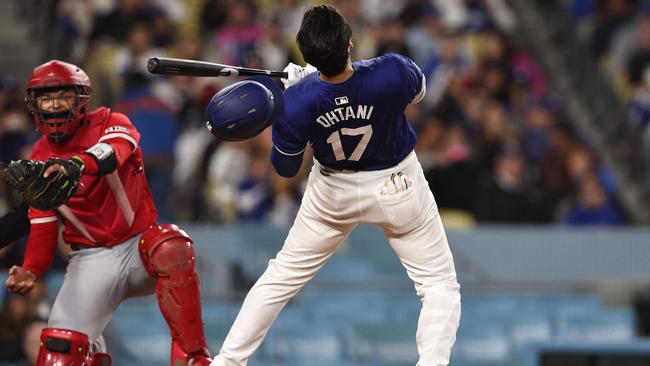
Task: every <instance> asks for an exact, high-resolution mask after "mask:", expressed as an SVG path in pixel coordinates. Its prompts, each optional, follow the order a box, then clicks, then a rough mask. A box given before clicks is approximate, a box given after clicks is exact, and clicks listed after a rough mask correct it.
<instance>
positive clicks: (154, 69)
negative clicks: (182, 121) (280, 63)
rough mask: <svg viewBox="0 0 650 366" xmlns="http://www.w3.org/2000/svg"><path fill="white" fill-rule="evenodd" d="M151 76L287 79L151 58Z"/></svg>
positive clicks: (273, 73)
mask: <svg viewBox="0 0 650 366" xmlns="http://www.w3.org/2000/svg"><path fill="white" fill-rule="evenodd" d="M147 70H149V72H150V73H152V74H161V75H181V76H254V75H265V76H269V77H272V78H285V79H286V78H288V75H287V73H286V72H283V71H270V70H261V69H252V68H248V67H240V66H231V65H223V64H217V63H214V62H207V61H197V60H187V59H182V58H168V57H152V58H150V59H149V61H148V62H147Z"/></svg>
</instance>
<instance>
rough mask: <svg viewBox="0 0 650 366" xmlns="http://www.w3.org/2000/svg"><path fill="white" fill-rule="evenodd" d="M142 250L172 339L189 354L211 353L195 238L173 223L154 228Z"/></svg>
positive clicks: (144, 239) (146, 235)
mask: <svg viewBox="0 0 650 366" xmlns="http://www.w3.org/2000/svg"><path fill="white" fill-rule="evenodd" d="M139 250H140V257H141V258H142V262H143V264H144V266H145V268H146V270H147V272H148V273H149V274H150V275H151V276H153V277H155V278H156V296H157V297H158V303H159V305H160V311H161V312H162V314H163V317H164V318H165V320H166V321H167V324H168V325H169V328H170V330H171V334H172V338H173V340H174V341H175V342H177V343H178V345H179V346H180V348H181V349H182V350H183V351H184V352H185V353H186V354H188V355H195V354H208V353H207V348H206V344H205V336H204V333H203V321H202V319H201V299H200V291H199V277H198V275H197V274H196V269H195V267H194V263H195V258H194V249H193V248H192V238H191V237H190V236H189V235H187V233H185V232H184V231H183V230H181V229H180V228H179V227H178V226H176V225H173V224H163V225H152V226H150V227H149V228H148V229H147V230H146V231H145V232H144V233H143V234H142V237H141V238H140V243H139Z"/></svg>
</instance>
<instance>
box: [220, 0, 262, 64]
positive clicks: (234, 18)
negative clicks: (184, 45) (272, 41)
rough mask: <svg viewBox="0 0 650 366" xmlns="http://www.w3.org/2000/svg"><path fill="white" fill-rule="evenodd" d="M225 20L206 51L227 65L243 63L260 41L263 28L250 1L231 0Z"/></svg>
mask: <svg viewBox="0 0 650 366" xmlns="http://www.w3.org/2000/svg"><path fill="white" fill-rule="evenodd" d="M226 11H227V13H226V22H225V24H224V25H223V26H221V27H220V28H219V29H218V30H217V31H216V33H215V35H214V44H213V46H212V48H211V49H209V50H208V52H210V51H212V52H215V53H216V54H217V57H215V58H217V59H219V60H220V61H221V62H222V63H225V64H229V65H243V64H244V62H245V61H246V59H247V58H248V57H249V56H250V55H249V54H250V53H251V52H254V51H255V47H256V44H257V42H259V41H261V40H262V38H263V34H264V28H263V27H262V26H261V24H260V23H259V21H258V18H257V17H256V7H255V3H253V2H252V1H248V0H246V1H231V2H230V3H229V5H228V7H227V8H226Z"/></svg>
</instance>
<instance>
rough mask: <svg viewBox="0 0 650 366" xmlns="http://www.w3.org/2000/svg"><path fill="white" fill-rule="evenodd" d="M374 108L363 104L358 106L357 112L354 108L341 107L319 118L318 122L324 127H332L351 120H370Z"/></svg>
mask: <svg viewBox="0 0 650 366" xmlns="http://www.w3.org/2000/svg"><path fill="white" fill-rule="evenodd" d="M374 108H375V107H374V106H368V105H363V104H360V105H358V106H357V108H356V111H355V109H354V107H352V106H347V107H340V108H336V109H334V110H332V111H330V112H327V113H325V114H322V115H320V116H318V118H316V122H318V123H319V124H320V125H321V126H323V127H330V126H334V125H335V124H337V123H339V122H343V121H347V120H349V119H366V120H369V119H370V116H371V115H372V110H373V109H374Z"/></svg>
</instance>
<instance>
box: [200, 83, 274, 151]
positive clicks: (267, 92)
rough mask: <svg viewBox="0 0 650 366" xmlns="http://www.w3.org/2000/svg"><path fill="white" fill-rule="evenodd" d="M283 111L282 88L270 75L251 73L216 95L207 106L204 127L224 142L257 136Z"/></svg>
mask: <svg viewBox="0 0 650 366" xmlns="http://www.w3.org/2000/svg"><path fill="white" fill-rule="evenodd" d="M283 111H284V98H283V96H282V89H280V86H279V85H278V84H277V83H276V82H275V81H274V80H273V79H271V78H269V77H266V76H254V77H251V78H248V79H246V80H243V81H240V82H237V83H234V84H232V85H230V86H228V87H226V88H224V89H222V90H220V91H219V92H218V93H217V94H215V95H214V96H213V97H212V99H211V100H210V103H209V104H208V107H207V109H206V123H205V124H206V126H207V127H208V129H209V130H210V132H211V133H212V134H213V135H215V136H216V137H218V138H219V139H221V140H224V141H242V140H245V139H248V138H250V137H253V136H256V135H258V134H259V133H260V132H262V131H263V130H264V129H265V128H266V127H268V126H269V125H271V124H272V123H273V122H275V121H277V120H278V118H280V116H281V115H282V112H283Z"/></svg>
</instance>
